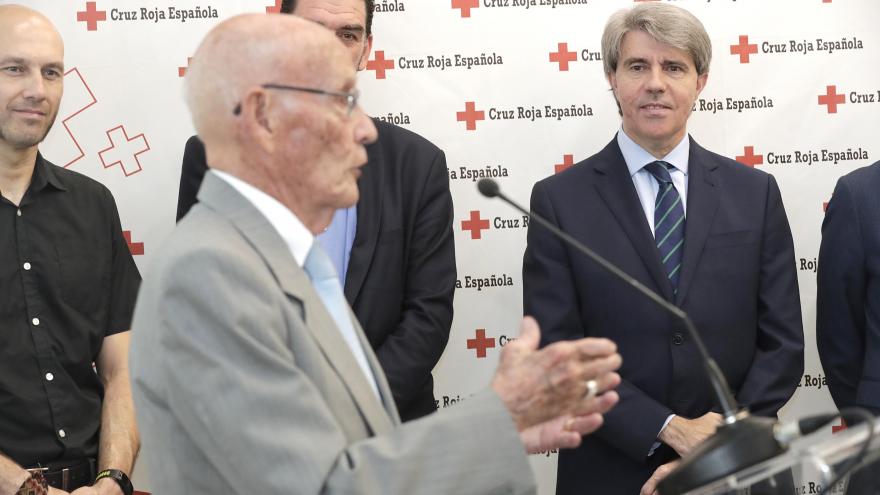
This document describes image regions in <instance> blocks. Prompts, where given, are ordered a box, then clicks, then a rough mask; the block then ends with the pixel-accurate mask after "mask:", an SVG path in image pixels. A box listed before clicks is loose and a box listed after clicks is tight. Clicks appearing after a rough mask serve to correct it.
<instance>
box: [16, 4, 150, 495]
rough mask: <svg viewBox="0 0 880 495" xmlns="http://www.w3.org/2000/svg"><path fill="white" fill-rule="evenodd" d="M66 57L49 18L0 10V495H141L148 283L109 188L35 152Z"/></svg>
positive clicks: (55, 101) (51, 116)
mask: <svg viewBox="0 0 880 495" xmlns="http://www.w3.org/2000/svg"><path fill="white" fill-rule="evenodd" d="M63 58H64V46H63V42H62V40H61V37H60V35H59V34H58V32H57V30H56V29H55V27H54V26H53V25H52V24H51V22H50V21H49V20H48V19H46V18H45V17H43V16H42V15H40V14H39V13H37V12H34V11H33V10H30V9H27V8H24V7H21V6H16V5H5V6H0V294H2V296H0V417H2V421H0V493H4V494H5V493H16V492H19V493H47V490H48V493H67V492H74V493H77V494H100V495H104V494H114V495H117V494H123V493H127V494H129V495H130V494H131V484H130V482H129V481H128V478H127V475H126V474H125V473H129V472H130V471H131V468H132V465H133V463H134V458H135V455H136V453H137V450H138V435H137V428H136V425H135V420H134V411H133V406H132V400H131V388H130V385H129V378H128V346H129V338H130V337H129V332H128V329H129V326H130V322H131V313H132V310H133V306H134V300H135V295H136V292H137V288H138V285H139V283H140V274H139V273H138V270H137V267H136V266H135V264H134V261H133V260H132V257H131V253H130V252H129V250H128V248H127V245H126V242H125V239H124V238H123V237H122V230H121V227H120V221H119V215H118V213H117V211H116V204H115V202H114V200H113V196H112V195H111V194H110V191H108V190H107V189H106V188H105V187H104V186H102V185H101V184H99V183H97V182H95V181H93V180H91V179H89V178H87V177H85V176H83V175H80V174H78V173H76V172H71V171H68V170H65V169H63V168H60V167H57V166H55V165H53V164H51V163H49V162H48V161H46V160H45V159H44V158H43V157H42V156H41V155H40V153H39V152H38V150H37V147H38V144H39V143H40V142H41V141H42V140H43V138H44V137H45V136H46V133H47V132H48V131H49V129H50V128H51V126H52V123H53V122H54V120H55V117H56V115H57V113H58V106H59V103H60V100H61V94H62V81H63V77H64V63H63ZM96 468H97V469H96ZM96 470H97V471H101V472H100V474H97V473H96ZM96 476H97V478H99V479H98V480H97V481H96ZM105 478H106V479H105ZM47 482H48V484H49V485H50V486H52V487H54V488H48V489H47V488H46V485H45V483H47ZM34 487H36V491H33V492H28V491H26V488H31V489H33V488H34ZM80 487H84V488H80Z"/></svg>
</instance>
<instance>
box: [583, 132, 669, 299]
mask: <svg viewBox="0 0 880 495" xmlns="http://www.w3.org/2000/svg"><path fill="white" fill-rule="evenodd" d="M601 154H602V159H601V160H599V163H598V164H597V165H596V167H595V172H596V173H597V174H599V175H600V177H599V178H598V179H597V180H596V189H597V190H598V193H599V196H601V197H602V199H603V200H604V201H605V203H607V204H608V208H609V209H610V210H611V213H612V214H613V215H614V217H615V218H616V219H617V222H618V223H619V224H620V227H621V228H622V229H623V230H624V232H626V235H627V236H628V237H629V240H630V243H631V244H632V246H633V248H634V249H635V250H636V252H638V254H639V257H640V258H641V259H642V262H643V263H644V264H645V268H647V270H648V273H650V274H651V278H652V279H654V283H655V286H656V287H658V288H659V292H660V293H661V294H662V295H663V297H665V298H666V299H667V300H672V285H671V284H670V283H669V279H668V278H667V277H666V274H665V273H663V264H662V263H661V261H660V253H659V252H658V251H657V247H656V246H655V244H654V234H653V232H651V229H650V227H649V226H648V221H647V220H646V219H645V212H644V210H642V206H641V203H640V202H639V196H638V194H637V193H636V188H635V186H634V185H633V182H632V177H631V176H630V175H629V169H628V168H627V167H626V162H625V161H624V159H623V154H621V152H620V147H618V146H617V139H616V138H615V139H614V140H612V141H611V143H609V144H608V146H606V147H605V149H604V150H602V151H601Z"/></svg>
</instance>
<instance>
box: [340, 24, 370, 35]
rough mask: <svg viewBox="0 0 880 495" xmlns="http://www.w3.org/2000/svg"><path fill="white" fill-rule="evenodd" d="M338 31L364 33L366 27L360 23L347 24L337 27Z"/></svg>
mask: <svg viewBox="0 0 880 495" xmlns="http://www.w3.org/2000/svg"><path fill="white" fill-rule="evenodd" d="M336 30H337V31H357V32H359V33H362V32H364V31H365V29H364V27H363V26H361V25H359V24H346V25H345V26H341V27H339V28H337V29H336Z"/></svg>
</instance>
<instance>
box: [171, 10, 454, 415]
mask: <svg viewBox="0 0 880 495" xmlns="http://www.w3.org/2000/svg"><path fill="white" fill-rule="evenodd" d="M281 12H282V13H293V14H296V15H298V16H300V17H303V18H305V19H308V20H311V21H314V22H317V23H319V24H322V25H324V26H325V27H327V28H329V29H331V30H332V31H334V32H335V33H336V35H337V37H338V38H339V39H340V40H341V41H342V42H343V44H345V46H346V48H348V51H349V53H350V54H351V56H352V62H353V63H354V65H355V67H356V68H357V69H358V70H363V69H364V68H365V67H366V63H367V59H368V58H369V54H370V49H371V47H372V43H373V37H372V32H371V27H372V26H371V25H372V17H373V0H341V1H337V0H334V1H330V0H298V1H297V0H293V1H290V0H285V1H284V2H282V6H281ZM373 122H374V124H375V125H376V128H377V130H378V131H379V137H378V140H377V141H376V142H375V143H373V144H370V145H368V146H367V154H368V162H367V164H366V165H365V166H364V167H363V169H362V171H363V175H362V176H361V179H360V181H359V182H358V187H359V188H360V192H361V199H360V201H359V202H358V203H357V205H356V206H355V207H352V208H349V209H347V210H340V211H338V212H337V214H336V216H335V217H334V218H333V222H332V223H331V225H330V227H329V229H328V231H327V232H325V233H324V234H322V235H319V236H318V239H319V240H320V241H321V242H322V244H324V247H325V249H326V250H327V251H329V254H330V255H331V257H333V258H334V262H335V265H336V268H337V273H339V274H340V278H341V279H342V280H341V281H342V282H343V286H344V289H345V296H346V299H347V300H348V303H349V304H350V305H351V307H352V309H353V310H354V313H355V315H357V318H358V321H359V322H360V323H361V325H362V326H363V329H364V331H365V332H366V334H367V337H368V338H369V340H370V344H371V346H372V347H373V350H374V351H375V352H376V355H377V357H378V358H379V362H380V363H381V364H382V369H383V370H384V371H385V374H386V376H387V378H388V382H389V384H390V385H391V390H392V393H393V395H394V401H395V403H396V405H397V408H398V410H399V412H400V416H401V419H402V420H404V421H408V420H411V419H415V418H419V417H421V416H424V415H426V414H429V413H431V412H433V411H435V410H436V408H437V406H436V402H435V400H434V380H433V377H432V376H431V370H432V369H433V368H434V366H435V365H436V364H437V361H438V360H439V359H440V356H441V355H442V354H443V350H444V348H445V347H446V342H447V341H448V339H449V329H450V327H451V325H452V297H453V290H454V287H455V277H456V269H455V246H454V244H453V235H452V217H453V209H452V196H451V195H450V193H449V178H448V175H447V172H446V158H445V156H444V154H443V152H442V151H441V150H440V149H439V148H437V147H436V146H434V145H433V144H432V143H430V142H429V141H428V140H426V139H424V138H422V137H421V136H419V135H417V134H415V133H413V132H410V131H408V130H406V129H402V128H400V127H397V126H395V125H392V124H388V123H385V122H382V121H379V120H378V119H373ZM208 159H209V160H210V157H208ZM206 170H207V165H206V159H205V148H204V146H203V144H202V142H201V141H200V140H199V139H198V137H196V136H193V137H191V138H190V139H189V141H187V143H186V149H185V151H184V157H183V170H182V174H181V177H180V194H179V198H178V204H177V219H178V220H180V219H181V218H182V217H183V216H184V215H186V213H187V212H188V211H189V209H190V208H191V207H192V206H193V204H195V202H196V193H197V192H198V190H199V187H200V186H201V183H202V178H203V177H204V175H205V171H206Z"/></svg>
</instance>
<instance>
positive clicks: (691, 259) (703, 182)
mask: <svg viewBox="0 0 880 495" xmlns="http://www.w3.org/2000/svg"><path fill="white" fill-rule="evenodd" d="M690 140H691V148H690V154H689V156H688V175H689V177H688V192H687V217H686V219H685V227H684V258H683V260H682V265H681V277H680V279H679V282H678V284H679V285H678V292H677V293H676V295H675V304H677V305H681V303H682V302H683V301H684V298H685V296H686V295H687V291H688V289H689V288H690V285H691V282H692V281H693V278H694V274H695V273H696V270H697V265H698V264H699V263H700V256H701V255H702V254H703V246H705V245H706V238H707V237H708V236H709V228H710V227H711V226H712V221H713V220H714V218H715V211H716V210H717V209H718V196H719V191H718V185H717V181H716V178H715V170H716V169H717V168H718V163H717V162H716V161H715V160H714V159H713V158H712V156H711V155H710V154H709V153H708V152H706V150H704V149H703V148H702V147H700V145H698V144H697V143H696V142H695V141H694V140H693V138H690Z"/></svg>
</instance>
